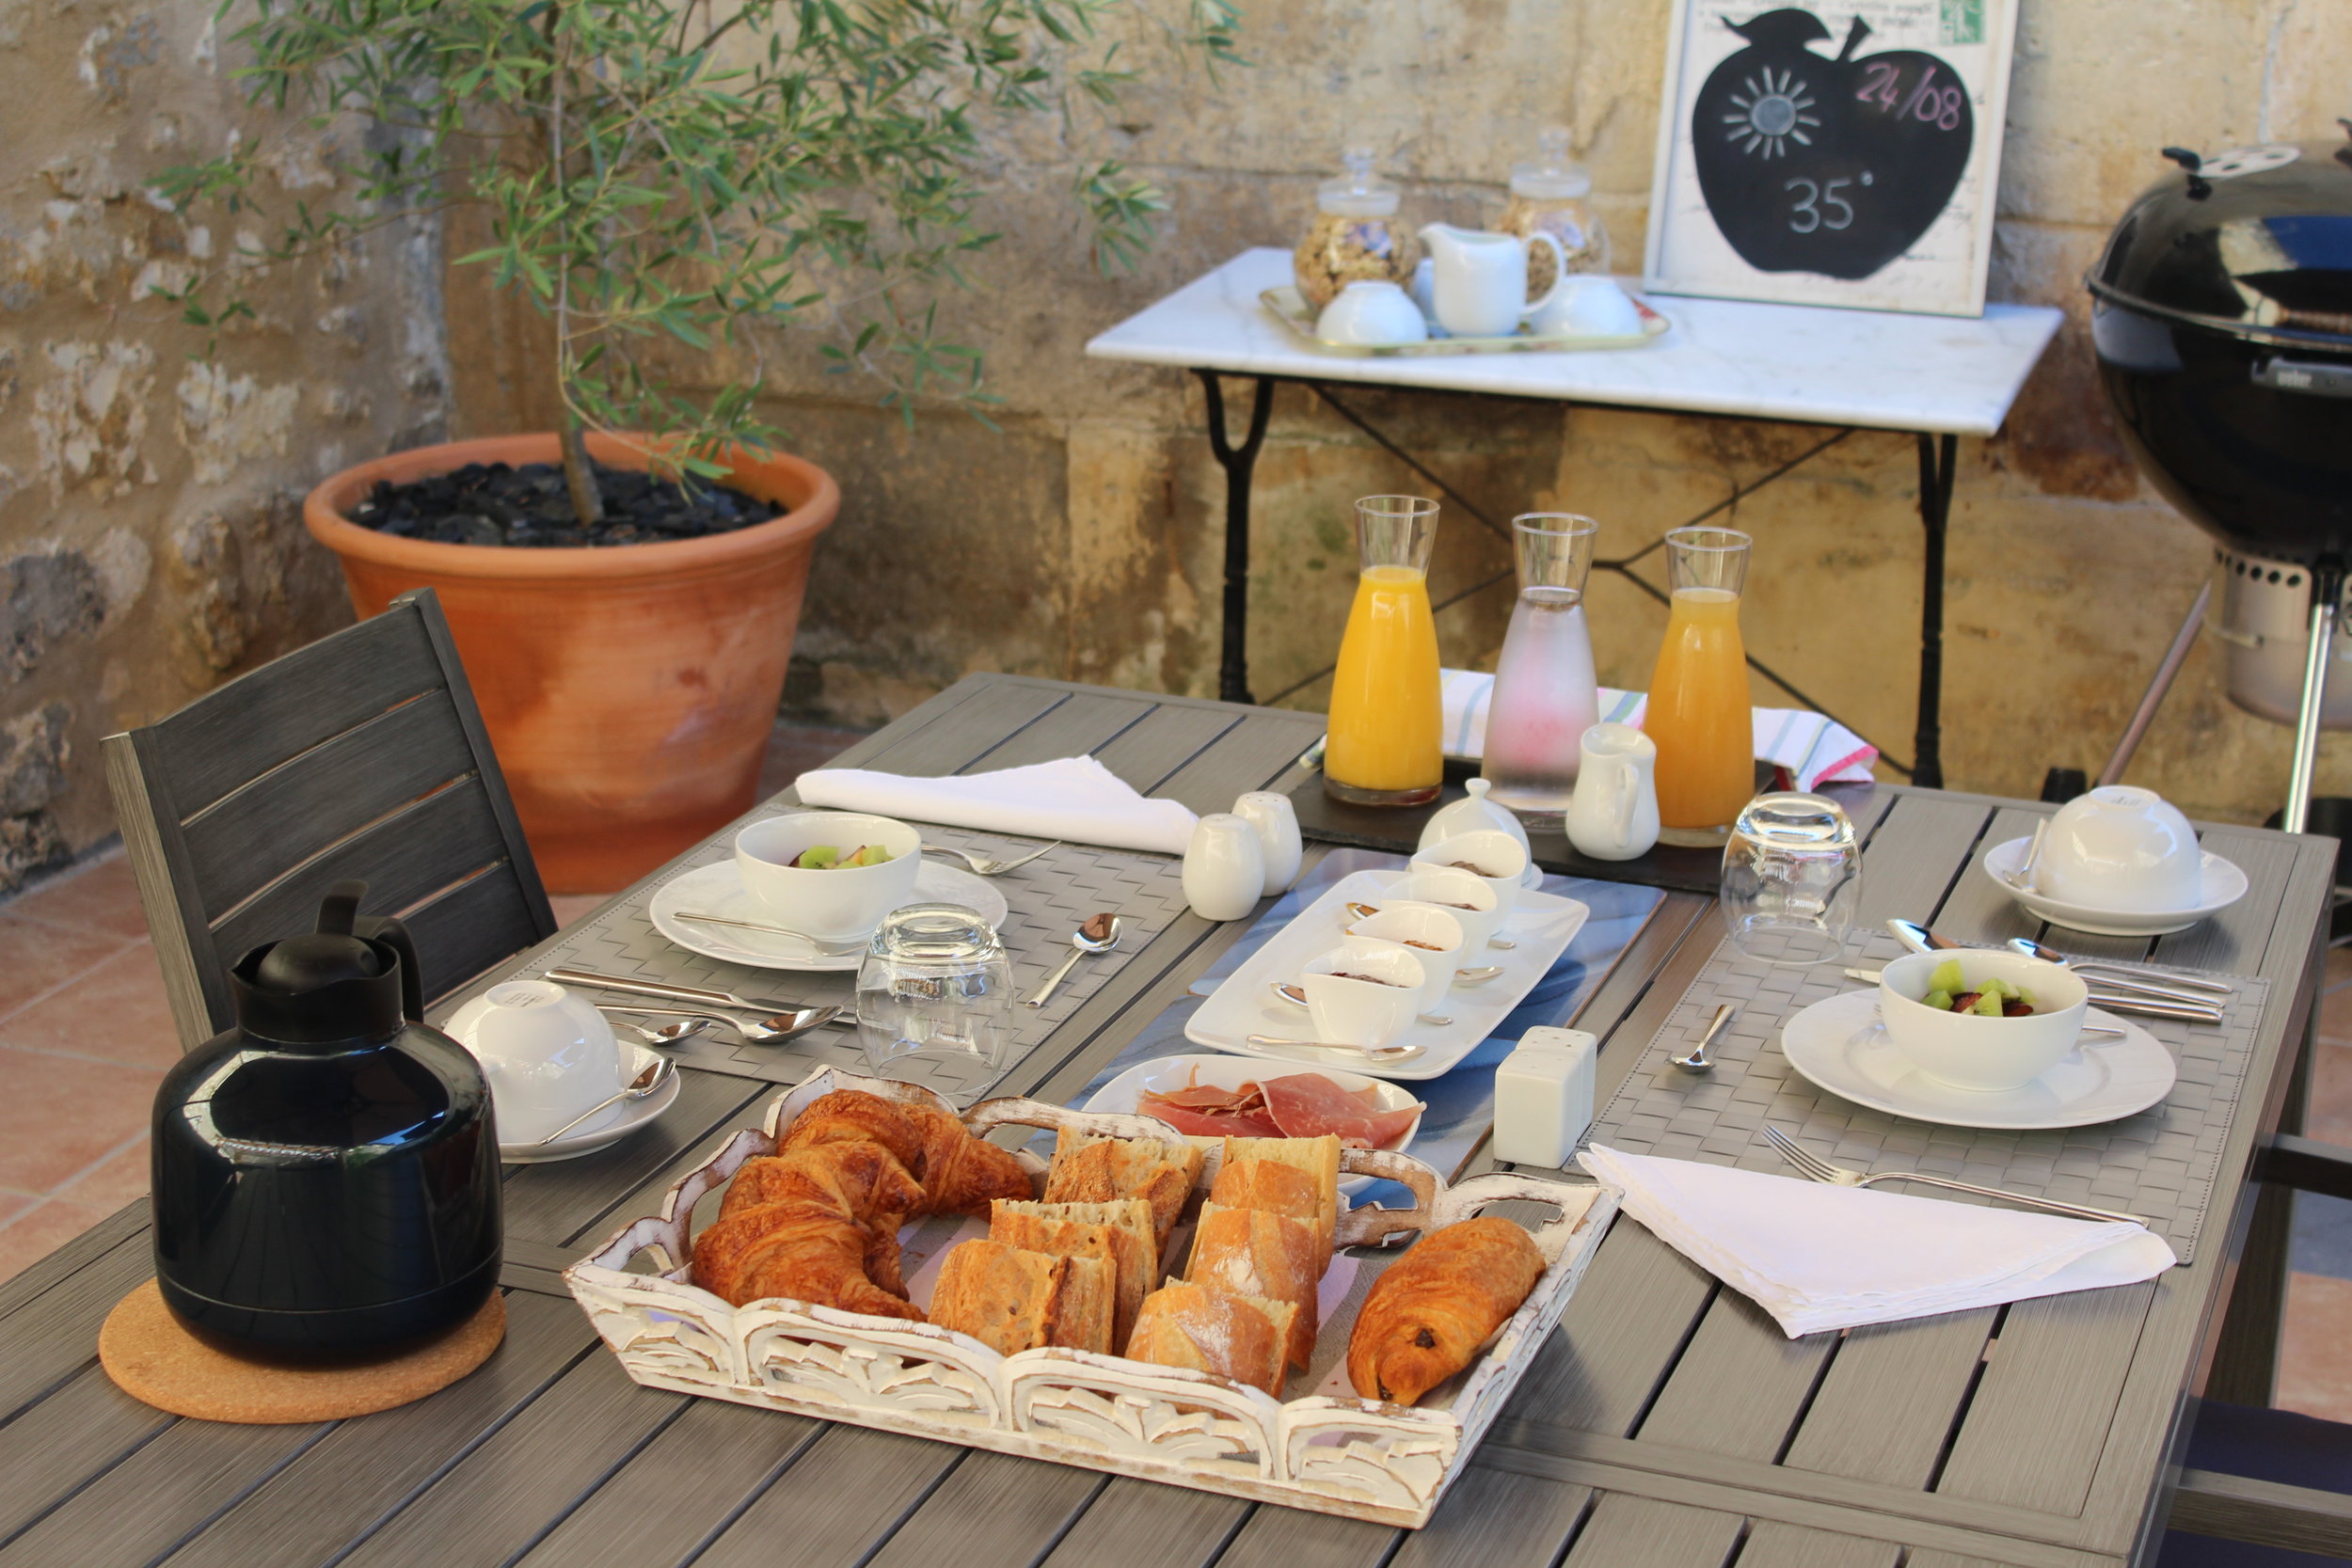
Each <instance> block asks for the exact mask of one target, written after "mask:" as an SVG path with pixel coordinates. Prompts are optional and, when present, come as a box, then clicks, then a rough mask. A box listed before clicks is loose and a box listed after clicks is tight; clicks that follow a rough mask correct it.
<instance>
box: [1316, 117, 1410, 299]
mask: <svg viewBox="0 0 2352 1568" xmlns="http://www.w3.org/2000/svg"><path fill="white" fill-rule="evenodd" d="M1372 161H1373V155H1372V153H1371V151H1370V150H1367V149H1363V148H1351V149H1350V150H1348V151H1347V153H1346V155H1345V158H1344V162H1345V163H1346V165H1347V172H1346V173H1344V174H1342V175H1340V176H1339V177H1338V178H1336V179H1332V180H1327V181H1325V182H1323V183H1322V184H1321V185H1320V186H1318V187H1317V188H1316V190H1315V219H1314V223H1313V225H1312V226H1311V228H1309V229H1308V230H1307V235H1306V238H1304V239H1302V240H1300V241H1299V242H1298V248H1297V249H1296V250H1295V251H1293V252H1292V253H1291V271H1292V275H1293V277H1295V279H1296V281H1297V284H1298V293H1299V297H1300V298H1302V299H1304V300H1305V301H1306V302H1307V309H1309V310H1311V311H1313V312H1315V313H1317V314H1320V313H1321V312H1322V310H1323V308H1324V307H1325V306H1327V305H1328V304H1330V303H1331V301H1332V299H1333V298H1335V297H1336V296H1337V295H1338V293H1339V292H1340V291H1341V290H1342V289H1343V288H1345V287H1347V285H1349V284H1350V283H1353V282H1356V281H1358V280H1359V279H1360V278H1368V277H1369V278H1382V279H1385V280H1387V281H1389V282H1391V283H1394V284H1396V285H1398V286H1399V287H1401V288H1406V289H1410V288H1411V287H1412V286H1413V263H1414V262H1416V261H1420V260H1421V242H1420V241H1418V240H1416V239H1415V238H1414V237H1413V231H1412V230H1410V229H1407V228H1406V227H1405V226H1404V225H1403V224H1401V223H1399V222H1398V221H1397V216H1396V208H1397V201H1398V199H1399V197H1400V194H1401V193H1399V191H1398V190H1397V188H1396V187H1395V186H1394V185H1391V184H1390V183H1389V182H1387V181H1385V180H1382V179H1381V178H1380V177H1379V176H1378V175H1376V174H1375V173H1374V172H1373V168H1372Z"/></svg>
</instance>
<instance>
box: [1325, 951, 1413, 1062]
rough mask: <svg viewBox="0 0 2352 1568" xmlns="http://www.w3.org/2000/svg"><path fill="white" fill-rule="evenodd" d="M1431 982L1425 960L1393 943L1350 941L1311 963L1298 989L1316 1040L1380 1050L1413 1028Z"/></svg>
mask: <svg viewBox="0 0 2352 1568" xmlns="http://www.w3.org/2000/svg"><path fill="white" fill-rule="evenodd" d="M1364 976H1370V978H1365V977H1364ZM1428 978H1429V974H1428V972H1427V971H1426V970H1425V969H1423V968H1422V963H1421V960H1420V959H1418V958H1414V957H1413V955H1412V954H1410V953H1408V952H1406V950H1405V949H1404V948H1402V947H1399V946H1397V945H1396V944H1395V943H1393V942H1366V941H1359V940H1356V939H1353V938H1351V939H1349V940H1348V941H1345V942H1341V943H1340V945H1339V946H1337V947H1335V948H1333V949H1332V950H1331V951H1330V952H1328V953H1325V954H1323V955H1321V956H1320V957H1318V958H1310V959H1308V960H1307V962H1306V963H1305V964H1304V965H1302V966H1301V968H1300V972H1299V976H1298V985H1299V989H1300V990H1303V991H1305V992H1306V993H1307V1017H1308V1019H1309V1020H1310V1021H1311V1022H1312V1023H1313V1024H1314V1030H1315V1038H1317V1039H1319V1040H1329V1041H1331V1042H1332V1043H1333V1044H1335V1045H1360V1046H1366V1047H1377V1046H1383V1045H1391V1044H1393V1043H1394V1042H1395V1040H1396V1038H1397V1037H1398V1036H1400V1035H1402V1034H1404V1033H1405V1031H1406V1030H1407V1029H1410V1028H1411V1027H1412V1026H1413V1021H1414V1020H1415V1019H1417V1018H1419V1017H1420V1016H1421V1013H1422V990H1423V988H1424V987H1425V986H1426V984H1427V982H1428Z"/></svg>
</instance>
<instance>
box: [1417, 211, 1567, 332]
mask: <svg viewBox="0 0 2352 1568" xmlns="http://www.w3.org/2000/svg"><path fill="white" fill-rule="evenodd" d="M1421 237H1422V242H1423V243H1424V244H1426V245H1428V246H1429V254H1430V256H1431V258H1432V259H1433V260H1434V261H1436V263H1437V266H1436V273H1437V284H1436V288H1435V290H1434V293H1435V296H1436V303H1437V308H1438V325H1439V326H1442V327H1444V328H1445V329H1446V331H1448V332H1450V333H1452V334H1453V335H1454V337H1456V338H1508V337H1510V336H1511V335H1512V334H1514V333H1516V332H1517V331H1518V329H1519V321H1520V319H1521V318H1522V317H1525V316H1528V315H1532V314H1533V313H1534V312H1535V311H1538V310H1541V309H1543V308H1544V307H1545V306H1547V305H1549V304H1550V303H1551V296H1552V295H1553V294H1555V293H1559V292H1560V281H1561V279H1562V278H1565V277H1567V276H1568V263H1567V259H1566V257H1565V254H1564V253H1563V252H1562V250H1561V249H1560V242H1559V241H1557V240H1555V239H1553V238H1552V237H1551V236H1550V235H1549V234H1548V233H1545V232H1543V231H1542V230H1537V231H1536V232H1535V234H1534V236H1533V238H1532V239H1525V240H1523V239H1521V238H1519V237H1518V235H1517V234H1498V233H1494V232H1491V231H1489V230H1482V229H1456V228H1454V226H1453V225H1452V224H1450V223H1433V224H1430V225H1428V226H1426V227H1425V228H1423V229H1422V231H1421ZM1531 244H1533V245H1549V246H1550V247H1551V254H1552V256H1553V257H1554V258H1555V259H1556V260H1558V261H1559V263H1560V270H1559V272H1558V273H1557V274H1555V275H1554V276H1553V277H1552V280H1551V287H1550V288H1549V289H1546V290H1545V291H1544V292H1543V294H1542V296H1541V297H1539V298H1536V299H1529V298H1528V297H1527V247H1528V246H1529V245H1531Z"/></svg>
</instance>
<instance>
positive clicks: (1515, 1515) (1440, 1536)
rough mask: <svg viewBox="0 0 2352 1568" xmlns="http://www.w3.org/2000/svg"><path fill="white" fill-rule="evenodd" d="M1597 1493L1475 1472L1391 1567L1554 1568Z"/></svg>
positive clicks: (1487, 1470) (1413, 1534)
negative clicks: (1553, 1565)
mask: <svg viewBox="0 0 2352 1568" xmlns="http://www.w3.org/2000/svg"><path fill="white" fill-rule="evenodd" d="M1591 1500H1592V1489H1591V1488H1590V1487H1584V1486H1563V1485H1561V1484H1560V1483H1559V1482H1558V1481H1540V1480H1537V1479H1536V1478H1535V1477H1534V1476H1521V1475H1514V1474H1512V1473H1511V1472H1510V1471H1507V1470H1497V1469H1493V1468H1491V1467H1489V1466H1487V1465H1471V1466H1470V1469H1469V1470H1468V1471H1467V1472H1465V1473H1464V1475H1463V1476H1462V1478H1461V1479H1460V1480H1459V1481H1455V1482H1454V1490H1453V1491H1451V1492H1448V1493H1447V1494H1446V1496H1445V1501H1443V1502H1441V1503H1439V1504H1438V1512H1437V1513H1436V1514H1435V1516H1433V1517H1432V1518H1431V1519H1430V1521H1429V1523H1428V1524H1427V1525H1425V1526H1423V1527H1422V1528H1420V1529H1417V1530H1407V1531H1406V1532H1405V1540H1404V1544H1402V1545H1400V1546H1399V1547H1398V1548H1397V1552H1396V1556H1395V1557H1393V1558H1391V1560H1390V1561H1389V1568H1551V1564H1552V1563H1553V1562H1554V1561H1555V1560H1557V1559H1558V1558H1559V1556H1560V1549H1561V1548H1562V1547H1563V1546H1564V1545H1565V1544H1567V1540H1568V1537H1569V1536H1570V1535H1572V1534H1573V1533H1575V1530H1576V1527H1577V1524H1578V1522H1579V1521H1581V1519H1582V1518H1583V1517H1584V1511H1585V1509H1586V1508H1587V1507H1588V1506H1589V1505H1590V1503H1591Z"/></svg>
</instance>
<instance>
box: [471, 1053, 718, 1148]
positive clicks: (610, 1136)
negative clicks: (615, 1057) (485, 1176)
mask: <svg viewBox="0 0 2352 1568" xmlns="http://www.w3.org/2000/svg"><path fill="white" fill-rule="evenodd" d="M658 1059H659V1058H657V1057H656V1056H655V1055H654V1053H652V1052H651V1051H648V1050H646V1049H645V1048H644V1046H642V1045H635V1044H632V1043H630V1042H629V1041H628V1040H623V1041H622V1042H621V1069H622V1078H621V1083H623V1084H627V1083H632V1082H634V1081H635V1080H636V1077H637V1075H638V1074H639V1073H641V1072H643V1071H644V1070H645V1069H647V1068H649V1067H651V1066H652V1065H653V1064H654V1062H655V1061H656V1060H658ZM613 1086H614V1087H615V1088H618V1087H619V1086H620V1085H617V1084H616V1085H613ZM677 1091H678V1075H677V1074H676V1073H675V1072H673V1073H672V1074H670V1081H669V1082H668V1083H666V1084H664V1085H661V1087H660V1088H659V1089H656V1090H655V1091H654V1092H653V1093H652V1094H649V1095H647V1096H646V1097H645V1098H644V1099H643V1100H637V1101H627V1100H625V1101H621V1102H620V1103H619V1104H617V1105H608V1106H606V1107H605V1108H604V1109H603V1110H601V1111H599V1112H597V1113H596V1115H595V1116H593V1117H589V1118H588V1119H587V1120H586V1121H584V1122H582V1123H581V1124H580V1126H578V1127H575V1128H573V1129H572V1130H571V1131H570V1132H566V1133H564V1135H563V1136H562V1137H560V1138H558V1139H556V1140H555V1141H554V1142H552V1143H544V1144H501V1145H499V1158H500V1159H501V1160H503V1161H505V1162H506V1163H507V1164H510V1165H544V1164H548V1162H549V1161H551V1160H577V1159H579V1158H580V1156H581V1155H583V1154H594V1153H595V1152H596V1150H597V1149H599V1148H612V1146H613V1145H614V1144H616V1143H619V1142H620V1141H621V1140H622V1139H623V1138H626V1137H628V1135H629V1134H630V1133H631V1132H636V1131H637V1130H638V1129H639V1128H641V1127H643V1126H644V1125H645V1124H646V1123H647V1122H649V1121H651V1120H653V1118H654V1117H658V1116H660V1114H661V1113H662V1112H664V1111H666V1110H668V1109H669V1108H670V1104H671V1101H675V1100H676V1099H677Z"/></svg>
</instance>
